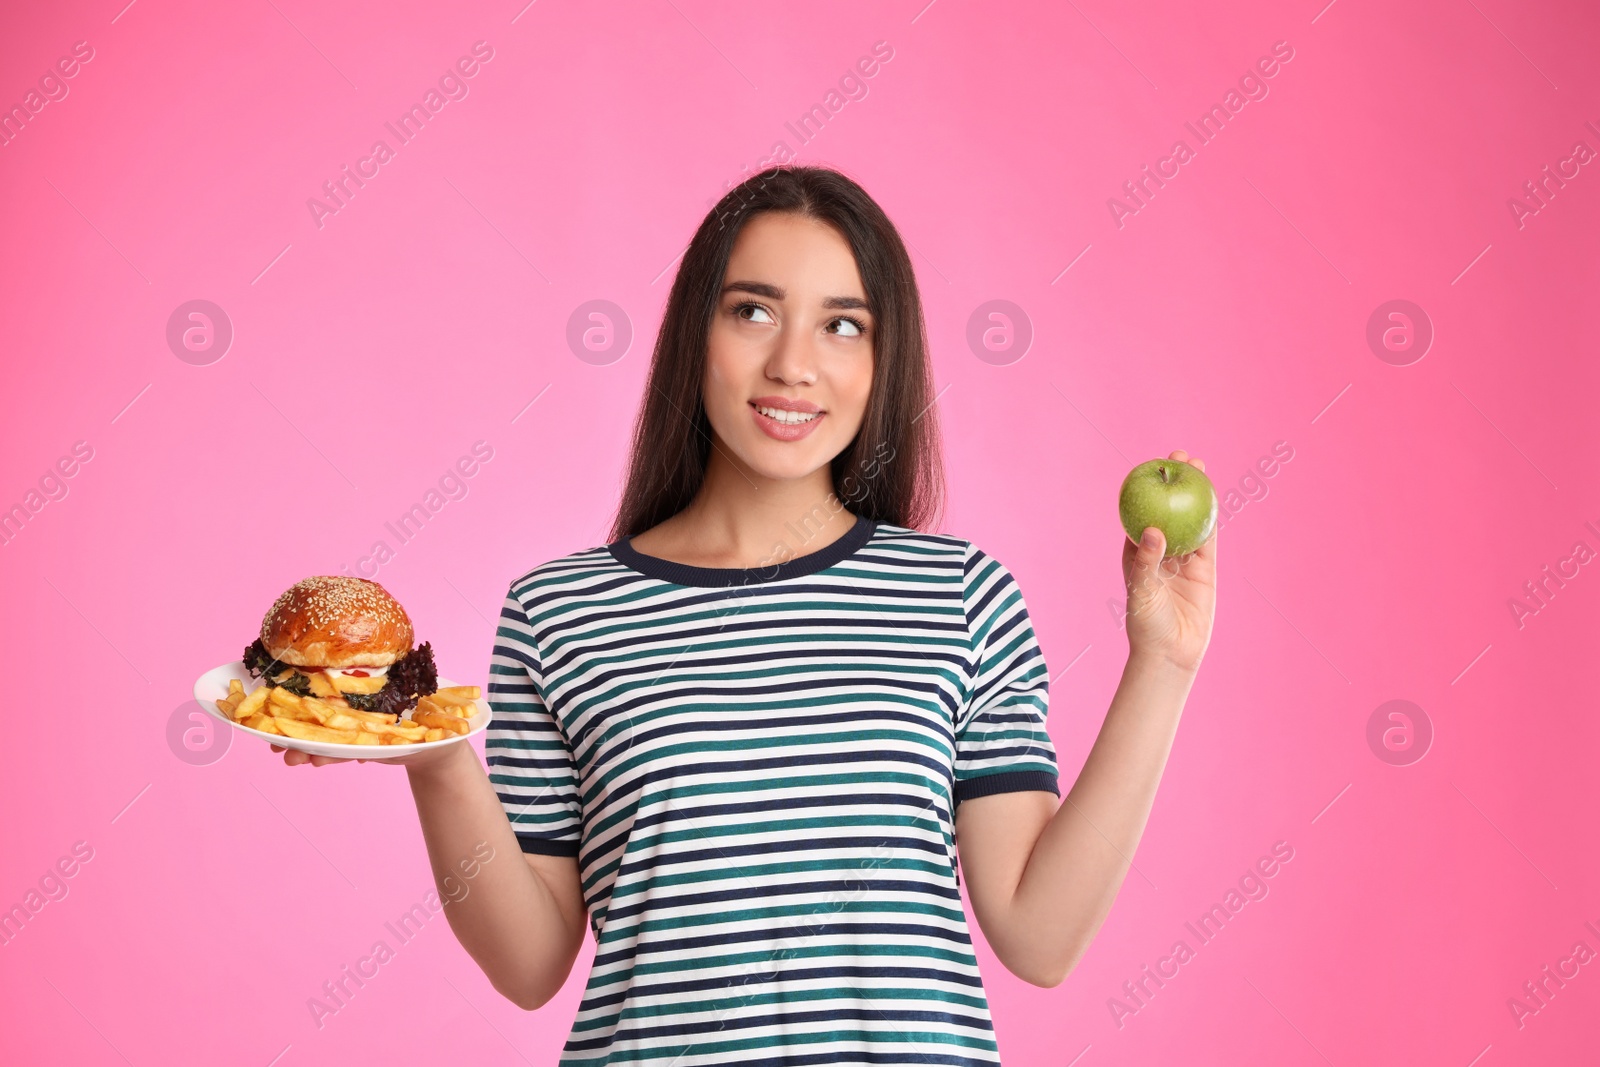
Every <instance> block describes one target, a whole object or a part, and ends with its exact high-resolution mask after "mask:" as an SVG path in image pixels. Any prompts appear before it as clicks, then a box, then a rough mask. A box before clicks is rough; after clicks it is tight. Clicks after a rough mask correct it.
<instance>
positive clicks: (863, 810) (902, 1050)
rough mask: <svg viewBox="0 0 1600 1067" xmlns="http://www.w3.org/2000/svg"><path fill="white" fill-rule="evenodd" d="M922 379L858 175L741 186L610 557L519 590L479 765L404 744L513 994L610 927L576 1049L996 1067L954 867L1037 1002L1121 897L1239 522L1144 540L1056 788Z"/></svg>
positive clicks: (692, 258)
mask: <svg viewBox="0 0 1600 1067" xmlns="http://www.w3.org/2000/svg"><path fill="white" fill-rule="evenodd" d="M931 379H932V376H931V374H930V371H929V364H928V358H927V352H926V346H925V340H924V332H923V323H922V311H921V304H920V300H919V297H918V293H917V288H916V285H915V281H914V278H913V274H912V269H911V263H910V260H909V259H908V257H907V255H906V251H905V248H904V245H903V244H902V242H901V240H900V238H899V236H898V234H897V233H896V232H895V229H894V227H893V225H892V224H891V223H890V222H889V220H888V218H887V217H886V216H885V215H884V213H883V212H882V210H881V209H880V208H879V207H878V205H877V204H876V203H874V202H873V201H872V199H871V198H870V197H868V196H867V194H866V193H865V192H864V191H863V190H862V189H861V188H860V187H859V186H858V185H856V184H855V183H854V182H852V181H851V180H849V179H848V178H846V177H844V176H843V175H841V174H838V173H836V172H834V171H830V170H825V169H818V168H811V167H784V168H776V169H773V170H768V171H765V172H763V173H761V174H759V175H757V176H755V177H753V178H751V179H750V180H748V181H747V182H745V183H744V184H743V185H741V186H740V187H739V188H737V189H735V190H733V191H732V192H731V193H729V194H728V196H727V197H726V198H725V199H724V200H723V201H722V202H721V203H720V204H719V205H718V206H717V208H716V209H715V210H714V211H713V212H712V214H711V215H710V216H708V217H707V218H706V219H705V221H704V222H703V223H702V224H701V226H700V228H699V230H698V231H697V232H696V234H695V237H694V240H693V242H692V243H691V244H690V246H689V249H688V251H687V253H686V254H685V257H684V262H683V265H682V267H681V268H680V269H679V272H678V275H677V278H676V280H675V282H674V284H673V287H672V292H671V295H670V296H669V298H668V302H667V307H666V312H665V318H664V321H663V323H662V326H661V331H660V334H659V337H658V339H657V343H656V347H655V353H654V357H653V360H652V362H651V366H650V372H649V380H648V383H647V386H646V390H645V399H644V403H643V406H642V408H641V410H640V413H639V417H638V421H637V424H636V427H635V431H634V436H633V453H632V460H631V464H630V467H629V472H628V479H627V484H626V488H625V490H624V492H623V496H622V501H621V506H620V508H619V511H618V515H617V518H616V523H615V527H614V530H613V533H612V538H613V539H612V540H611V542H610V543H608V544H606V545H602V546H598V547H595V548H590V549H587V550H584V551H580V552H575V553H572V554H571V555H567V556H564V557H561V558H559V559H555V560H551V561H550V562H547V563H545V564H543V565H541V566H539V567H535V568H534V569H533V570H531V571H529V572H528V573H527V574H525V575H523V576H522V577H520V578H518V579H517V580H516V581H515V582H513V583H512V584H511V588H510V591H509V595H508V597H507V599H506V601H505V605H504V607H503V608H502V610H501V616H500V622H499V626H498V629H497V632H496V637H495V645H494V651H493V655H492V658H491V661H490V668H489V689H488V697H489V702H490V704H491V707H492V709H493V716H494V717H493V719H492V720H491V726H490V729H489V732H488V734H487V735H486V749H487V753H488V762H489V768H490V769H489V771H488V773H485V770H484V767H483V766H482V764H480V763H479V761H478V758H477V756H476V754H475V753H474V752H473V750H472V749H471V748H470V747H469V746H467V745H452V746H449V747H447V748H444V749H441V750H439V751H437V752H429V753H419V754H417V755H415V756H412V757H408V758H406V759H404V760H400V761H396V762H403V763H404V764H405V766H406V769H407V773H408V775H409V778H410V782H411V788H412V792H413V794H414V796H415V799H416V805H417V812H418V814H419V816H420V817H421V821H422V830H423V835H424V837H425V839H426V841H427V846H428V855H429V858H430V860H431V861H432V866H433V870H434V875H435V878H436V879H438V880H439V882H440V893H441V896H442V897H447V898H451V897H455V896H457V894H453V893H446V892H445V889H446V885H447V883H446V881H445V879H448V878H453V876H454V875H455V874H456V872H457V867H458V864H459V863H460V862H462V861H463V860H465V859H467V858H468V857H469V856H473V855H477V854H479V853H478V851H477V850H479V849H481V847H482V843H487V844H488V845H489V846H492V847H493V850H494V852H493V855H494V856H495V857H497V858H495V859H493V860H492V861H491V862H488V863H485V864H483V865H481V867H479V869H478V873H477V875H476V876H475V878H474V879H473V881H472V883H471V885H470V889H469V891H468V892H467V894H466V895H465V896H461V897H460V898H459V899H456V900H454V902H453V903H451V904H450V906H449V907H448V908H447V909H446V915H447V916H448V917H449V921H450V925H451V928H452V929H453V930H454V931H455V933H456V936H457V937H458V938H459V939H460V941H461V943H462V945H463V946H464V947H465V948H466V949H467V951H468V952H469V953H470V954H471V955H472V957H473V959H474V960H476V961H477V962H478V964H479V966H481V967H482V968H483V970H484V973H485V974H486V975H487V976H488V977H489V980H490V981H491V982H492V983H493V984H494V987H495V988H496V989H498V990H499V991H500V992H501V993H503V994H504V995H505V996H507V997H508V998H510V999H511V1000H512V1001H514V1002H515V1003H517V1004H518V1005H520V1006H522V1007H524V1008H528V1009H530V1010H531V1009H535V1008H538V1007H540V1006H541V1005H543V1004H545V1003H546V1002H547V1001H548V1000H549V999H550V998H551V997H553V996H554V995H555V994H556V993H557V991H559V990H560V989H561V988H562V986H563V985H564V984H565V982H566V981H567V978H568V974H569V972H570V969H571V967H572V964H573V961H574V960H575V958H576V956H577V953H578V950H579V948H580V946H581V945H582V942H583V938H584V930H585V926H586V925H587V926H588V927H589V928H590V929H591V930H592V931H593V933H594V936H595V942H596V953H595V958H594V963H593V967H592V969H591V971H590V974H589V978H588V981H587V984H586V986H585V989H584V993H583V999H582V1003H581V1005H580V1007H579V1010H578V1016H577V1019H576V1020H575V1022H574V1023H573V1025H572V1028H571V1030H570V1032H569V1036H568V1040H567V1043H566V1048H565V1052H564V1054H563V1057H562V1060H561V1062H562V1063H563V1064H605V1063H613V1062H615V1063H624V1062H625V1063H630V1064H631V1063H638V1064H647V1065H656V1067H690V1065H695V1064H748V1063H754V1062H763V1063H779V1062H781V1063H793V1064H802V1063H804V1064H820V1063H829V1064H868V1063H871V1064H879V1065H881V1064H898V1063H940V1064H979V1063H982V1064H993V1063H998V1062H1000V1059H999V1053H998V1049H997V1044H996V1041H995V1035H994V1031H993V1026H992V1024H991V1021H990V1015H989V1008H988V1003H987V1001H986V999H985V996H984V991H983V985H982V982H981V980H980V977H979V973H978V968H977V961H976V958H975V956H974V954H973V951H972V947H971V940H970V935H969V931H968V928H967V923H966V918H965V913H964V911H963V909H962V902H961V896H960V890H959V888H958V887H959V884H960V875H959V873H958V868H957V854H958V853H959V858H960V862H959V866H960V869H961V870H964V872H965V875H966V879H965V880H966V883H967V890H968V893H969V895H970V898H971V902H972V910H973V912H974V914H975V915H976V917H977V919H978V924H979V926H980V927H981V928H982V930H983V933H984V935H985V937H986V938H987V939H988V942H989V945H990V946H991V947H992V948H993V950H994V952H995V954H996V955H997V956H998V957H999V959H1000V960H1001V962H1002V963H1004V965H1005V966H1006V967H1007V968H1008V969H1009V970H1010V971H1012V972H1013V973H1014V974H1016V975H1017V976H1018V977H1020V978H1022V979H1023V980H1025V981H1027V982H1030V983H1033V984H1035V985H1040V986H1054V985H1056V984H1058V983H1060V982H1061V980H1062V979H1063V978H1064V977H1065V976H1066V975H1067V974H1068V972H1070V971H1071V970H1072V968H1073V966H1074V964H1075V963H1076V962H1077V960H1078V959H1079V957H1080V956H1081V955H1082V954H1083V952H1084V950H1085V949H1086V948H1087V947H1088V944H1089V942H1090V940H1091V939H1092V938H1093V937H1094V935H1095V933H1096V931H1097V930H1098V929H1099V927H1100V925H1101V923H1102V922H1103V921H1104V919H1105V917H1106V914H1107V912H1108V911H1109V910H1110V908H1111V903H1112V901H1113V900H1114V899H1115V897H1116V894H1117V891H1118V889H1119V887H1120V886H1121V884H1122V880H1123V877H1124V875H1125V874H1126V872H1127V867H1128V865H1129V863H1130V862H1131V860H1130V858H1129V857H1131V856H1132V854H1133V852H1134V850H1135V848H1136V847H1137V846H1138V843H1139V838H1140V835H1141V834H1142V833H1143V831H1144V825H1145V820H1146V818H1147V817H1148V815H1149V812H1150V807H1151V803H1152V801H1153V799H1154V796H1155V791H1156V785H1157V783H1158V782H1159V781H1160V778H1161V772H1162V770H1163V768H1164V766H1165V764H1166V760H1167V755H1168V752H1169V750H1170V747H1171V745H1172V741H1173V735H1174V733H1175V732H1176V730H1177V726H1178V719H1179V716H1180V714H1181V712H1182V709H1183V705H1184V701H1185V699H1186V697H1187V695H1188V692H1189V688H1190V686H1191V684H1192V683H1193V681H1194V678H1195V673H1196V671H1197V670H1198V668H1199V666H1200V660H1201V656H1202V655H1203V653H1204V651H1205V648H1206V645H1207V643H1208V640H1209V637H1210V633H1211V622H1212V615H1213V604H1214V597H1213V594H1214V590H1215V581H1214V575H1215V570H1214V564H1215V552H1216V541H1215V537H1213V538H1212V540H1211V541H1209V542H1207V543H1206V544H1205V545H1204V546H1202V547H1201V548H1200V549H1198V550H1197V551H1195V552H1194V553H1191V554H1190V555H1188V556H1185V557H1181V558H1180V559H1178V560H1176V561H1167V563H1166V565H1165V566H1163V565H1162V551H1163V548H1164V542H1163V539H1162V535H1161V532H1160V531H1159V530H1155V529H1150V530H1146V531H1144V540H1143V541H1142V542H1141V543H1140V544H1139V545H1134V544H1133V543H1132V542H1131V541H1127V540H1126V539H1124V542H1123V548H1122V570H1123V577H1124V581H1125V583H1126V585H1127V588H1128V610H1127V633H1128V644H1129V655H1128V662H1127V666H1126V667H1125V669H1124V670H1123V673H1122V679H1121V684H1120V685H1119V686H1118V688H1117V692H1116V696H1115V697H1114V698H1113V700H1112V702H1111V707H1110V710H1109V711H1108V712H1107V714H1106V718H1105V723H1104V725H1103V726H1102V728H1101V730H1100V734H1099V737H1098V739H1097V740H1096V742H1095V744H1094V747H1093V749H1092V751H1091V752H1090V754H1089V757H1088V759H1087V761H1086V762H1085V764H1084V767H1083V770H1082V771H1081V773H1080V774H1079V775H1078V777H1077V780H1076V782H1075V784H1074V785H1073V786H1072V789H1071V791H1070V792H1069V793H1068V794H1067V796H1066V799H1065V802H1064V803H1060V802H1059V801H1058V797H1059V790H1058V786H1057V766H1056V754H1055V749H1054V747H1053V746H1052V744H1051V741H1050V737H1049V734H1048V733H1047V732H1046V730H1045V714H1046V709H1047V692H1048V681H1049V675H1048V672H1047V669H1046V667H1045V661H1044V657H1043V655H1042V653H1041V652H1040V649H1039V645H1038V642H1037V640H1036V639H1035V636H1034V631H1033V627H1032V625H1031V623H1030V621H1029V617H1028V611H1027V607H1026V605H1025V603H1024V601H1023V597H1022V593H1021V591H1020V589H1019V588H1018V586H1017V583H1016V582H1015V580H1014V579H1013V578H1012V576H1011V574H1010V573H1009V572H1008V571H1007V570H1006V568H1005V567H1004V566H1003V565H1001V564H1000V562H999V561H998V560H996V559H995V558H994V557H992V556H990V555H988V554H986V553H985V552H983V551H982V550H981V549H980V548H978V547H977V546H975V545H973V544H971V543H970V542H968V541H964V540H962V539H961V538H959V537H955V536H952V535H947V534H936V533H927V532H921V531H922V530H923V529H924V528H926V527H928V526H930V525H932V523H933V520H934V518H935V516H936V515H937V514H938V512H939V510H940V504H941V492H942V485H941V474H940V468H939V459H938V444H939V442H938V434H937V429H936V425H937V424H936V416H935V412H934V409H933V390H932V384H931ZM1172 457H1173V458H1175V459H1184V458H1186V456H1185V454H1184V453H1183V452H1174V453H1172ZM1192 462H1194V463H1195V464H1196V465H1197V466H1198V465H1201V464H1200V461H1198V460H1194V461H1192ZM284 759H285V761H286V762H288V763H304V762H306V761H307V757H306V756H305V755H303V754H301V753H298V752H286V753H285V755H284ZM310 762H313V763H319V764H320V763H322V762H326V761H324V760H323V759H322V758H321V757H312V758H311V759H310ZM518 857H520V859H519V858H518ZM450 884H457V885H458V884H459V883H458V882H453V883H450Z"/></svg>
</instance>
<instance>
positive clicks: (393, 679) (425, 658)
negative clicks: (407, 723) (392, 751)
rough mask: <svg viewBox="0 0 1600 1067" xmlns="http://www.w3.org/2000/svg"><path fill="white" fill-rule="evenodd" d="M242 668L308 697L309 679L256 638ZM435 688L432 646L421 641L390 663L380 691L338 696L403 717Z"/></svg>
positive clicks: (363, 707)
mask: <svg viewBox="0 0 1600 1067" xmlns="http://www.w3.org/2000/svg"><path fill="white" fill-rule="evenodd" d="M244 666H245V669H246V670H247V671H249V672H250V676H251V677H252V678H260V679H262V680H263V681H264V682H266V684H267V685H269V686H277V687H281V688H283V689H287V690H288V691H289V692H291V693H294V694H296V695H298V696H310V695H311V679H310V678H308V677H307V676H306V675H304V674H301V673H300V672H299V671H298V670H296V669H295V666H294V664H292V663H284V662H282V661H280V660H275V659H273V658H272V656H271V654H269V653H268V652H267V646H266V645H265V644H263V643H262V641H261V639H260V638H259V637H258V638H256V640H255V641H254V642H253V643H252V644H250V645H249V646H248V647H247V648H245V650H244ZM285 670H287V671H290V672H292V673H290V674H289V675H288V676H287V677H284V678H281V679H280V678H279V677H278V676H279V675H281V674H283V672H284V671H285ZM438 689H439V671H438V668H437V667H435V666H434V662H433V646H432V645H431V644H429V643H428V642H427V641H424V642H422V644H420V645H418V646H417V647H416V648H413V649H412V650H411V651H410V652H407V653H406V654H405V655H404V656H401V657H400V658H399V659H397V660H395V662H394V663H392V664H390V666H389V671H388V673H387V674H385V675H384V685H383V688H382V689H380V690H378V691H377V692H376V693H341V694H339V695H340V696H342V697H344V700H345V703H347V704H349V705H350V706H351V707H352V708H357V709H359V710H361V711H378V712H385V713H387V714H390V715H403V714H404V713H405V712H407V711H409V710H411V708H413V707H414V706H415V705H416V703H417V698H418V697H423V696H427V695H428V694H429V693H433V692H437V691H438Z"/></svg>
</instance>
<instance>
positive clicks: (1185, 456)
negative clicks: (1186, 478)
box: [1167, 448, 1206, 470]
mask: <svg viewBox="0 0 1600 1067" xmlns="http://www.w3.org/2000/svg"><path fill="white" fill-rule="evenodd" d="M1167 458H1168V459H1175V460H1177V461H1178V462H1179V463H1187V464H1189V465H1190V466H1191V467H1199V468H1200V469H1201V470H1205V469H1206V461H1205V460H1203V459H1190V458H1189V453H1187V452H1185V451H1184V450H1183V449H1181V448H1175V449H1173V450H1172V454H1171V455H1170V456H1168V457H1167Z"/></svg>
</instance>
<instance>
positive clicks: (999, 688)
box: [955, 546, 1061, 804]
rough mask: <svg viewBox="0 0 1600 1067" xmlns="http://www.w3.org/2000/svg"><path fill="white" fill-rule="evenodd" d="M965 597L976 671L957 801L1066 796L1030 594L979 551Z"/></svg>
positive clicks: (972, 558)
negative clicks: (1048, 721) (1038, 793)
mask: <svg viewBox="0 0 1600 1067" xmlns="http://www.w3.org/2000/svg"><path fill="white" fill-rule="evenodd" d="M963 596H964V599H965V602H966V609H967V627H968V632H969V634H970V639H971V641H972V653H971V655H972V663H973V669H972V671H971V677H970V681H969V688H968V694H967V701H966V704H965V705H964V706H963V707H962V708H961V710H960V713H959V714H958V715H957V717H956V766H955V772H956V797H955V799H956V803H957V804H959V803H961V801H963V800H970V799H972V798H973V797H981V796H988V795H990V794H992V793H1011V792H1017V791H1020V790H1028V789H1041V790H1048V791H1049V792H1051V793H1054V794H1056V795H1057V796H1060V795H1061V791H1060V788H1059V787H1058V785H1057V778H1058V773H1059V772H1058V769H1057V766H1056V750H1055V746H1054V745H1053V744H1052V743H1051V741H1050V734H1049V733H1048V731H1047V730H1046V729H1045V715H1046V714H1047V712H1048V711H1049V707H1050V672H1049V670H1048V668H1046V666H1045V662H1044V653H1043V651H1042V650H1041V649H1040V648H1039V641H1038V639H1037V638H1036V637H1035V636H1034V632H1033V622H1032V620H1030V619H1029V617H1028V607H1027V604H1026V603H1025V602H1024V601H1023V599H1022V589H1021V588H1020V587H1019V586H1018V585H1017V582H1016V579H1015V578H1013V577H1012V575H1011V572H1010V571H1008V570H1007V569H1006V568H1005V567H1004V566H1003V565H1002V564H1001V563H1000V561H999V560H997V559H995V558H994V557H993V556H990V555H988V554H986V553H985V552H983V550H982V549H979V548H977V547H976V546H972V547H969V549H968V551H967V557H966V575H965V587H964V590H963Z"/></svg>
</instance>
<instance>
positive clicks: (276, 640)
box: [261, 575, 412, 667]
mask: <svg viewBox="0 0 1600 1067" xmlns="http://www.w3.org/2000/svg"><path fill="white" fill-rule="evenodd" d="M411 641H412V632H411V619H410V618H409V617H408V616H407V615H406V612H405V609H404V608H402V607H401V606H400V604H399V602H398V601H396V600H395V599H394V597H392V596H390V595H389V593H388V591H386V590H385V589H384V588H383V586H381V585H379V584H378V583H377V582H369V581H368V580H367V579H365V578H346V577H342V576H339V575H318V576H316V577H312V578H305V579H303V580H301V581H298V582H296V583H294V584H293V585H291V586H290V587H289V588H288V589H286V590H284V591H283V595H281V596H280V597H278V599H277V600H276V601H274V602H273V604H272V607H271V609H270V610H269V611H268V612H267V615H266V618H264V619H262V620H261V643H262V644H263V645H264V646H266V649H267V653H268V655H270V656H272V657H273V658H274V659H276V660H278V661H280V662H282V663H288V664H292V665H293V666H296V667H387V666H389V665H390V664H392V663H394V662H395V661H396V660H397V659H399V658H400V657H401V656H403V655H405V654H406V653H407V652H409V651H411Z"/></svg>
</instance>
